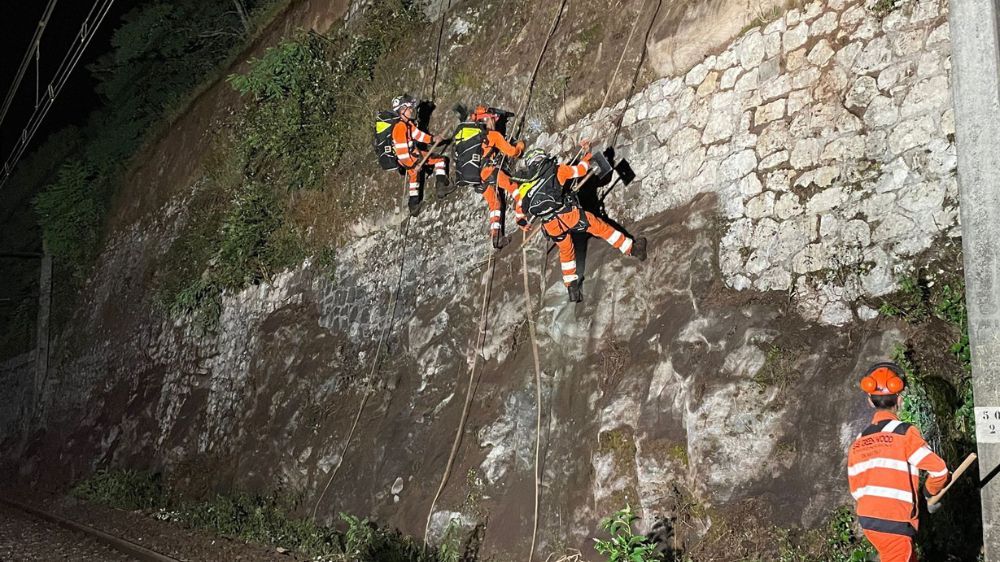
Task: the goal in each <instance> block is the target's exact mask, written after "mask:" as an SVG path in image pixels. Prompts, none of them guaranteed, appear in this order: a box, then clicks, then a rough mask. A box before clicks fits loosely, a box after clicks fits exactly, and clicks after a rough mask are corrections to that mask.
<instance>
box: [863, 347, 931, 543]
mask: <svg viewBox="0 0 1000 562" xmlns="http://www.w3.org/2000/svg"><path fill="white" fill-rule="evenodd" d="M905 387H906V381H905V378H904V374H903V370H902V369H901V368H900V367H899V366H898V365H896V364H895V363H878V364H876V365H873V366H872V367H871V368H870V369H869V370H868V372H867V374H866V375H865V376H864V377H863V378H862V379H861V388H862V390H864V391H865V392H866V393H867V394H868V403H869V404H870V405H871V406H872V407H873V408H875V416H874V417H873V418H872V423H871V425H869V426H868V427H867V428H865V430H864V431H862V432H861V435H860V436H858V438H857V439H856V440H855V441H854V444H852V445H851V448H850V451H849V452H848V454H847V479H848V483H849V484H850V488H851V495H852V496H854V499H855V500H857V502H858V503H857V513H858V520H859V522H860V524H861V529H862V530H863V531H864V534H865V537H867V538H868V540H869V542H871V543H872V545H873V546H874V547H875V549H876V550H877V551H878V553H879V557H880V560H881V561H882V562H916V560H917V555H916V552H915V549H914V545H913V539H914V537H915V536H916V534H917V527H918V525H919V523H920V521H919V512H920V510H919V506H920V497H919V496H918V494H917V490H918V489H919V488H920V471H925V472H927V481H926V483H925V485H924V490H923V496H924V498H930V497H931V496H934V495H935V494H937V493H938V492H940V491H941V490H942V489H944V487H945V486H946V485H947V484H948V481H949V479H950V473H949V472H948V467H947V466H946V465H945V462H944V460H942V459H941V457H939V456H938V455H937V454H935V453H934V451H931V450H930V448H929V447H928V446H927V442H926V441H924V438H923V437H922V436H921V435H920V430H918V429H917V428H916V427H914V426H912V425H910V424H908V423H905V422H901V421H899V418H898V417H897V412H898V411H899V407H900V405H901V403H902V402H901V400H902V399H901V393H902V392H903V389H904V388H905ZM940 505H941V504H940V503H939V504H936V505H934V506H929V507H928V510H929V511H930V512H931V513H933V512H934V511H936V510H937V508H938V507H940Z"/></svg>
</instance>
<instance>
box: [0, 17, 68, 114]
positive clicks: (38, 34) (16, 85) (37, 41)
mask: <svg viewBox="0 0 1000 562" xmlns="http://www.w3.org/2000/svg"><path fill="white" fill-rule="evenodd" d="M57 2H58V0H49V3H48V4H46V5H45V11H43V12H42V17H41V19H39V20H38V26H37V27H36V28H35V33H34V35H32V37H31V42H30V43H29V44H28V50H27V51H25V52H24V58H22V59H21V65H20V66H18V68H17V74H16V75H15V76H14V80H13V81H12V82H11V84H10V89H8V90H7V95H6V96H5V97H4V100H3V109H0V126H2V125H3V122H4V119H6V118H7V112H8V111H9V110H10V105H11V103H12V102H13V101H14V96H15V95H16V94H17V91H18V90H19V89H20V87H21V82H22V81H23V80H24V75H25V74H27V72H28V67H29V66H30V65H31V59H33V58H34V59H35V64H36V67H35V70H36V75H35V90H36V92H35V104H36V105H37V104H38V92H37V90H38V75H37V74H38V73H37V71H38V67H37V64H38V60H39V58H40V55H39V50H40V48H41V42H42V34H44V33H45V28H46V26H48V24H49V18H50V17H52V11H53V10H55V8H56V3H57Z"/></svg>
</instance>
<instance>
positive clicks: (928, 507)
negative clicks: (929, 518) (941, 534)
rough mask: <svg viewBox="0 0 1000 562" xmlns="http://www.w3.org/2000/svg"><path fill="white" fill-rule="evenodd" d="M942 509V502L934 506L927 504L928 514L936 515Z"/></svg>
mask: <svg viewBox="0 0 1000 562" xmlns="http://www.w3.org/2000/svg"><path fill="white" fill-rule="evenodd" d="M939 509H941V502H937V503H936V504H934V505H931V504H927V513H930V514H934V513H937V510H939Z"/></svg>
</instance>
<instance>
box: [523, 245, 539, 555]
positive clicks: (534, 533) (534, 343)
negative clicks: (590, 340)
mask: <svg viewBox="0 0 1000 562" xmlns="http://www.w3.org/2000/svg"><path fill="white" fill-rule="evenodd" d="M539 228H541V227H539ZM527 239H528V236H527V234H525V233H524V232H523V231H522V233H521V277H522V279H523V281H524V304H525V306H527V307H528V333H529V334H530V335H531V356H532V359H533V360H534V364H535V512H534V517H533V519H532V525H531V550H529V551H528V562H531V561H532V560H533V559H534V556H535V540H536V539H537V537H538V506H539V496H540V495H541V486H542V475H541V472H540V468H539V467H540V466H541V463H540V458H541V453H540V451H541V443H542V367H541V361H540V360H539V359H538V340H537V338H536V336H535V313H534V311H533V310H532V307H531V290H530V289H529V288H528V246H527V244H526V242H527ZM543 263H544V261H543Z"/></svg>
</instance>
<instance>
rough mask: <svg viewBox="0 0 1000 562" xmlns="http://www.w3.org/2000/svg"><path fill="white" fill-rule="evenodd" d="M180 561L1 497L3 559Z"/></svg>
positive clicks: (105, 561)
mask: <svg viewBox="0 0 1000 562" xmlns="http://www.w3.org/2000/svg"><path fill="white" fill-rule="evenodd" d="M54 559H67V560H81V561H83V560H94V561H100V562H111V561H118V560H123V561H124V560H132V561H136V560H137V561H139V562H180V561H179V560H178V559H176V558H171V557H170V556H165V555H163V554H160V553H159V552H155V551H153V550H150V549H148V548H146V547H144V546H141V545H138V544H136V543H134V542H131V541H128V540H125V539H122V538H120V537H116V536H114V535H110V534H108V533H105V532H103V531H100V530H98V529H95V528H93V527H90V526H88V525H84V524H82V523H77V522H75V521H70V520H68V519H64V518H62V517H59V516H56V515H53V514H51V513H47V512H45V511H42V510H40V509H37V508H34V507H31V506H28V505H25V504H22V503H20V502H16V501H12V500H7V499H0V560H5V561H7V560H10V561H15V560H17V561H20V560H24V561H29V560H54Z"/></svg>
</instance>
